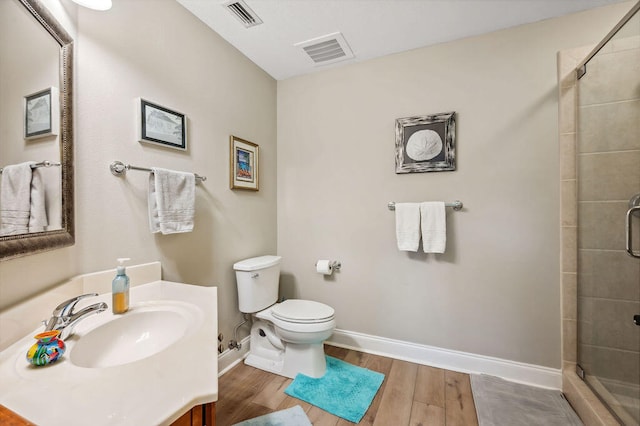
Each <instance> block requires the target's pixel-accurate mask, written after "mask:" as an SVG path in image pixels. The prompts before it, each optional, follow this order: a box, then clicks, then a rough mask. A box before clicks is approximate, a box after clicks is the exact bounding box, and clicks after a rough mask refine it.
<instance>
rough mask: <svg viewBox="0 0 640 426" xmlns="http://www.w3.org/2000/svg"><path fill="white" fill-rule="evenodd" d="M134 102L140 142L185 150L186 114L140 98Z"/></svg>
mask: <svg viewBox="0 0 640 426" xmlns="http://www.w3.org/2000/svg"><path fill="white" fill-rule="evenodd" d="M136 103H137V117H138V118H137V121H138V140H139V141H140V142H146V143H151V144H155V145H159V146H163V147H167V148H174V149H179V150H182V151H186V150H187V116H186V115H184V114H182V113H180V112H177V111H174V110H171V109H169V108H166V107H163V106H160V105H158V104H156V103H153V102H149V101H147V100H145V99H142V98H138V99H136Z"/></svg>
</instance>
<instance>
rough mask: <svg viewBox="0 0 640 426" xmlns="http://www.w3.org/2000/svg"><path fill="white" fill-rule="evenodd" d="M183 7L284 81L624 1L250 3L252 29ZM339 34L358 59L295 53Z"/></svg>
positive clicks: (215, 7)
mask: <svg viewBox="0 0 640 426" xmlns="http://www.w3.org/2000/svg"><path fill="white" fill-rule="evenodd" d="M177 1H178V2H179V3H180V4H182V5H183V6H184V7H186V8H187V9H188V10H190V11H191V12H192V13H193V14H194V15H196V16H197V17H198V18H200V19H201V20H202V21H203V22H204V23H206V24H207V25H208V26H209V27H211V28H212V29H213V30H214V31H215V32H217V33H218V34H220V35H221V36H222V37H223V38H224V39H226V40H227V41H228V42H229V43H231V44H232V45H233V46H235V47H236V48H237V49H238V50H240V51H241V52H242V53H244V54H245V55H246V56H247V57H248V58H249V59H251V60H252V61H253V62H255V63H256V64H257V65H258V66H259V67H261V68H262V69H264V70H265V71H266V72H267V73H269V74H270V75H271V76H272V77H273V78H275V79H277V80H282V79H286V78H289V77H293V76H296V75H301V74H307V73H310V72H314V71H316V70H319V69H326V68H329V67H335V66H340V65H344V64H348V63H351V62H359V61H364V60H367V59H372V58H375V57H379V56H384V55H388V54H391V53H397V52H402V51H406V50H410V49H415V48H418V47H423V46H427V45H431V44H436V43H442V42H446V41H451V40H456V39H460V38H464V37H469V36H474V35H478V34H483V33H487V32H491V31H495V30H499V29H503V28H508V27H513V26H516V25H521V24H525V23H530V22H536V21H540V20H543V19H548V18H552V17H556V16H562V15H566V14H570V13H574V12H578V11H581V10H585V9H590V8H594V7H598V6H603V5H607V4H611V3H618V2H621V1H622V0H245V3H246V4H247V5H248V6H249V7H250V8H251V9H252V10H253V11H254V12H255V13H256V14H257V15H258V16H259V17H260V19H262V21H263V22H264V23H263V24H261V25H258V26H255V27H251V28H245V27H244V26H243V25H242V24H241V23H240V21H239V20H238V19H237V18H235V17H234V15H232V13H230V12H229V10H227V8H226V7H225V6H224V4H225V3H226V2H227V1H226V0H177ZM338 31H339V32H341V33H342V34H343V36H344V38H345V39H346V41H347V43H348V45H349V46H350V48H351V50H352V51H353V53H354V55H355V57H354V58H353V59H347V60H344V61H341V62H338V63H335V64H330V65H324V66H316V65H315V64H314V62H313V61H312V60H311V59H310V58H309V57H308V56H307V55H306V54H305V53H304V51H303V50H302V49H301V48H300V47H296V46H295V44H296V43H300V42H303V41H306V40H309V39H313V38H316V37H320V36H324V35H327V34H330V33H334V32H338ZM603 36H604V34H603Z"/></svg>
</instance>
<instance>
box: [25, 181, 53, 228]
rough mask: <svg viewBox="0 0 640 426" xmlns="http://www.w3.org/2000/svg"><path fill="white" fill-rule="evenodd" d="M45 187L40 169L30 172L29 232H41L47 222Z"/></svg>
mask: <svg viewBox="0 0 640 426" xmlns="http://www.w3.org/2000/svg"><path fill="white" fill-rule="evenodd" d="M45 194H46V186H45V181H44V176H43V175H42V173H41V169H33V170H32V172H31V202H30V210H29V232H42V231H44V230H45V229H46V226H47V225H48V224H49V223H48V222H47V205H46V198H45Z"/></svg>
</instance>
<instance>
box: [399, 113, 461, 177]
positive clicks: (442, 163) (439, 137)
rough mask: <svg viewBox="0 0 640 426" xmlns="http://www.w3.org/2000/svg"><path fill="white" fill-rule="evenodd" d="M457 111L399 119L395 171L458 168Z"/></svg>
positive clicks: (408, 171)
mask: <svg viewBox="0 0 640 426" xmlns="http://www.w3.org/2000/svg"><path fill="white" fill-rule="evenodd" d="M455 114H456V113H455V112H444V113H440V114H433V115H422V116H417V117H405V118H398V119H397V120H396V173H423V172H442V171H452V170H455V169H456V151H455V149H456V144H455V140H456V119H455Z"/></svg>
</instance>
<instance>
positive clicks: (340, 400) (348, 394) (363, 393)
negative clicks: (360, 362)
mask: <svg viewBox="0 0 640 426" xmlns="http://www.w3.org/2000/svg"><path fill="white" fill-rule="evenodd" d="M326 358H327V372H326V373H325V374H324V376H322V377H320V378H318V379H314V378H312V377H308V376H305V375H304V374H298V375H297V376H296V378H295V379H294V380H293V382H292V383H291V384H290V385H289V386H288V387H287V389H285V391H284V393H286V394H287V395H289V396H292V397H294V398H298V399H301V400H303V401H306V402H308V403H309V404H313V405H315V406H317V407H319V408H322V409H323V410H325V411H328V412H329V413H331V414H333V415H335V416H338V417H342V418H343V419H346V420H349V421H350V422H353V423H358V422H359V421H360V419H362V417H363V416H364V414H365V413H366V412H367V409H368V408H369V406H370V405H371V401H373V398H374V397H375V396H376V392H378V389H380V385H382V381H383V380H384V374H382V373H378V372H375V371H371V370H367V369H366V368H361V367H356V366H355V365H351V364H349V363H347V362H344V361H341V360H339V359H336V358H333V357H330V356H327V357H326Z"/></svg>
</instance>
